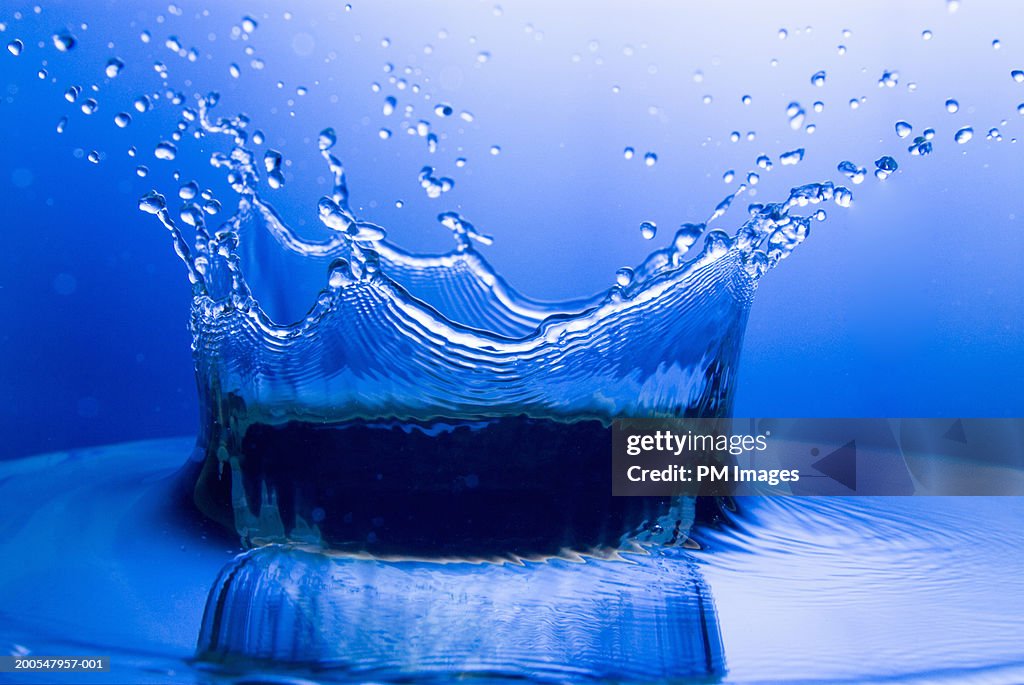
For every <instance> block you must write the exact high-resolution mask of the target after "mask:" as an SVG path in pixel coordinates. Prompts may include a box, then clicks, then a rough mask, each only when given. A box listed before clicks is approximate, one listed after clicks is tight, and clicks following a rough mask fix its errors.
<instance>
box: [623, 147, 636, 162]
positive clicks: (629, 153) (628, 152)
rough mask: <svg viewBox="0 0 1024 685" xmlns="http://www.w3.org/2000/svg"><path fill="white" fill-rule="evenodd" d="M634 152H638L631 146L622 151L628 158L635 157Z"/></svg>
mask: <svg viewBox="0 0 1024 685" xmlns="http://www.w3.org/2000/svg"><path fill="white" fill-rule="evenodd" d="M634 154H636V150H634V149H633V148H631V147H627V148H626V149H625V150H623V151H622V156H623V157H625V158H626V159H633V155H634Z"/></svg>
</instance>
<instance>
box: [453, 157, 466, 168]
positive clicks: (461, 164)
mask: <svg viewBox="0 0 1024 685" xmlns="http://www.w3.org/2000/svg"><path fill="white" fill-rule="evenodd" d="M455 166H457V167H459V168H460V169H461V168H462V167H464V166H466V158H465V157H459V158H457V159H456V160H455Z"/></svg>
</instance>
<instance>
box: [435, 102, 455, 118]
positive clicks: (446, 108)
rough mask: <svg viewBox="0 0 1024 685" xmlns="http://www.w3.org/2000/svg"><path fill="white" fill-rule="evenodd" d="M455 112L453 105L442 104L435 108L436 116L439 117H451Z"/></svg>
mask: <svg viewBox="0 0 1024 685" xmlns="http://www.w3.org/2000/svg"><path fill="white" fill-rule="evenodd" d="M454 111H455V110H453V109H452V106H451V105H448V104H445V103H441V104H438V105H435V106H434V114H436V115H437V116H439V117H450V116H451V115H452V112H454Z"/></svg>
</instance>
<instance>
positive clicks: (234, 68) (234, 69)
mask: <svg viewBox="0 0 1024 685" xmlns="http://www.w3.org/2000/svg"><path fill="white" fill-rule="evenodd" d="M228 73H229V74H231V78H238V77H239V76H241V75H242V70H241V69H239V68H238V65H237V64H235V63H233V62H232V64H231V66H229V67H228Z"/></svg>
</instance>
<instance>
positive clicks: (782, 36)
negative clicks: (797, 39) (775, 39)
mask: <svg viewBox="0 0 1024 685" xmlns="http://www.w3.org/2000/svg"><path fill="white" fill-rule="evenodd" d="M788 37H789V31H787V30H786V29H779V40H786V38H788Z"/></svg>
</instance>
